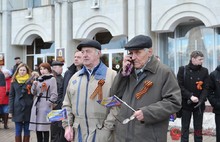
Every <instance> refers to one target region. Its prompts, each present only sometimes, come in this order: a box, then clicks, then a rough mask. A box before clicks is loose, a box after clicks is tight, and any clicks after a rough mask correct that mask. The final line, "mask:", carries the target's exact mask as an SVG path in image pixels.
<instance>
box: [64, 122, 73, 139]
mask: <svg viewBox="0 0 220 142" xmlns="http://www.w3.org/2000/svg"><path fill="white" fill-rule="evenodd" d="M73 133H74V132H73V128H72V127H70V126H68V127H66V128H65V134H64V137H65V138H66V140H67V141H72V140H74V134H73Z"/></svg>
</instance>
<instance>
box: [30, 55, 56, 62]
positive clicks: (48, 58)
mask: <svg viewBox="0 0 220 142" xmlns="http://www.w3.org/2000/svg"><path fill="white" fill-rule="evenodd" d="M54 59H55V57H54V55H44V54H39V55H34V64H35V65H40V64H41V63H43V62H47V63H49V64H50V65H51V63H52V62H53V60H54Z"/></svg>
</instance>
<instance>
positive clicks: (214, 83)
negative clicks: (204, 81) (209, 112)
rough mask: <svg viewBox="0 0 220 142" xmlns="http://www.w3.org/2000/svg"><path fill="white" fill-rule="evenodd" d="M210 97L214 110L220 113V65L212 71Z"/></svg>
mask: <svg viewBox="0 0 220 142" xmlns="http://www.w3.org/2000/svg"><path fill="white" fill-rule="evenodd" d="M208 99H209V102H210V103H211V105H212V107H213V112H214V113H216V114H220V65H219V66H218V67H217V68H216V69H215V70H214V71H213V72H211V73H210V83H209V95H208Z"/></svg>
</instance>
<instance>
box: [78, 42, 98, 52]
mask: <svg viewBox="0 0 220 142" xmlns="http://www.w3.org/2000/svg"><path fill="white" fill-rule="evenodd" d="M83 47H93V48H96V49H98V50H101V44H100V43H99V42H98V41H96V40H90V39H87V40H84V41H82V42H80V43H79V45H78V46H77V49H78V50H79V51H81V50H82V48H83Z"/></svg>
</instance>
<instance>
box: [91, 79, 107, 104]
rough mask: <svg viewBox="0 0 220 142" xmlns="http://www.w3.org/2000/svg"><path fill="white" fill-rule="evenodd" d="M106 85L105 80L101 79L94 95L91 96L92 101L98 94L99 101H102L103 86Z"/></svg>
mask: <svg viewBox="0 0 220 142" xmlns="http://www.w3.org/2000/svg"><path fill="white" fill-rule="evenodd" d="M104 84H105V80H103V79H101V80H99V82H98V86H97V87H96V89H95V91H94V92H93V93H92V95H91V96H90V99H92V100H93V99H94V98H95V97H96V95H97V94H98V100H102V98H103V96H102V86H103V85H104Z"/></svg>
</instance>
